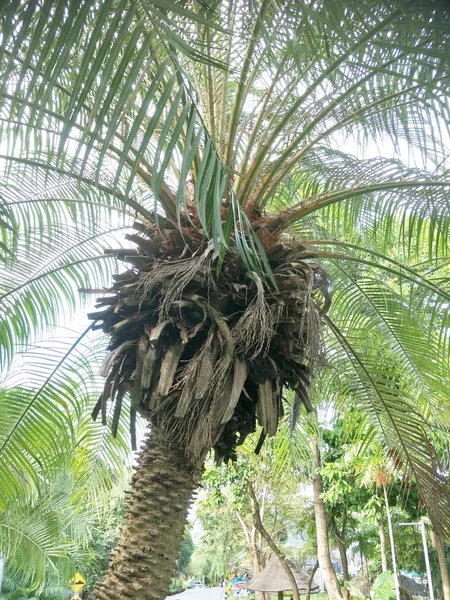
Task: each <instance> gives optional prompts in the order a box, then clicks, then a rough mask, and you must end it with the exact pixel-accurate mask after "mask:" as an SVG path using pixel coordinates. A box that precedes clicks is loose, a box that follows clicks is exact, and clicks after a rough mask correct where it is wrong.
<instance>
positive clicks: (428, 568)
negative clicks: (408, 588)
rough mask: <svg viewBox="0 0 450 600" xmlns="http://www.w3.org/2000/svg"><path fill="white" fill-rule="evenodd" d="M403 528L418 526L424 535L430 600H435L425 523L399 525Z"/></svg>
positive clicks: (423, 542)
mask: <svg viewBox="0 0 450 600" xmlns="http://www.w3.org/2000/svg"><path fill="white" fill-rule="evenodd" d="M399 525H402V526H407V525H410V526H415V525H417V526H418V527H419V529H420V532H421V534H422V545H423V553H424V555H425V567H426V569H427V579H428V589H429V591H430V600H434V590H433V582H432V581H431V568H430V558H429V556H428V545H427V536H426V532H425V522H424V521H423V519H421V520H420V521H418V522H417V523H399Z"/></svg>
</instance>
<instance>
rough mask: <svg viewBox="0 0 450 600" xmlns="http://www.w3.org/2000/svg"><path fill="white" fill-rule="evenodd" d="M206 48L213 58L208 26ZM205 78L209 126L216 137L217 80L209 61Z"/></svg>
mask: <svg viewBox="0 0 450 600" xmlns="http://www.w3.org/2000/svg"><path fill="white" fill-rule="evenodd" d="M206 48H207V52H208V58H211V32H210V30H209V28H206ZM204 69H205V79H206V82H207V84H206V85H207V94H208V96H207V97H208V116H209V126H210V131H211V137H212V138H213V140H214V139H216V114H215V108H214V105H215V97H216V89H215V88H216V86H215V84H216V80H215V77H214V73H213V67H212V65H211V63H210V62H209V61H208V64H205V65H204Z"/></svg>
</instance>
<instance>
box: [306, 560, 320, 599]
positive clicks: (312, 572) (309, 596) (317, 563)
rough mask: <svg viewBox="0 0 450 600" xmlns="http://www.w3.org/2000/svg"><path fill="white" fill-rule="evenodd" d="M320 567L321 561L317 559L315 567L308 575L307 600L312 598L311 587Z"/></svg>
mask: <svg viewBox="0 0 450 600" xmlns="http://www.w3.org/2000/svg"><path fill="white" fill-rule="evenodd" d="M318 568H319V561H318V560H316V562H315V564H314V567H313V568H312V570H311V573H310V574H309V577H308V589H307V590H306V595H305V600H310V598H311V588H312V584H313V581H314V575H315V574H316V571H317V569H318Z"/></svg>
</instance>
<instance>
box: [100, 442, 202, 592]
mask: <svg viewBox="0 0 450 600" xmlns="http://www.w3.org/2000/svg"><path fill="white" fill-rule="evenodd" d="M199 476H200V473H199V471H198V470H195V469H194V468H193V466H192V464H191V463H190V461H189V460H188V459H187V458H186V455H185V454H184V452H183V451H182V450H180V449H179V448H175V447H168V445H167V443H165V440H164V439H162V438H161V437H159V436H158V434H157V433H153V432H152V434H150V436H149V437H148V438H147V439H146V441H145V444H144V446H143V450H142V454H141V456H140V461H139V466H138V468H137V470H136V472H135V474H134V475H133V478H132V483H131V491H130V492H129V498H128V505H127V509H126V514H125V519H124V522H123V525H122V532H121V535H120V538H119V540H118V542H117V545H116V549H115V550H114V552H113V554H112V559H111V562H110V566H109V569H108V570H107V571H106V573H105V576H104V578H103V581H101V582H100V583H98V584H96V586H95V588H94V591H93V592H92V594H91V596H90V598H92V599H98V600H113V599H114V600H116V599H117V598H130V599H134V600H160V599H161V598H165V597H166V595H167V589H168V586H169V584H170V580H171V577H172V576H173V574H174V571H175V561H176V559H177V557H178V553H179V550H180V546H181V540H182V538H183V533H184V527H185V524H186V514H187V510H188V508H189V505H190V502H191V497H192V494H193V490H194V488H195V485H196V483H197V481H198V478H199Z"/></svg>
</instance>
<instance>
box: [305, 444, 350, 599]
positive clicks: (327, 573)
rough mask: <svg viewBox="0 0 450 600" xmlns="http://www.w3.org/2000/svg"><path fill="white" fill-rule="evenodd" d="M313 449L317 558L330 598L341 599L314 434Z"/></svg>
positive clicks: (317, 446) (317, 447)
mask: <svg viewBox="0 0 450 600" xmlns="http://www.w3.org/2000/svg"><path fill="white" fill-rule="evenodd" d="M310 441H311V451H312V455H313V468H314V470H313V472H314V475H313V480H312V484H313V494H314V514H315V518H316V536H317V558H318V560H319V566H320V568H321V569H322V573H323V578H324V581H325V587H326V589H327V593H328V597H329V599H330V600H339V599H341V598H342V592H341V587H340V585H339V581H338V578H337V577H336V573H335V572H334V568H333V563H332V562H331V557H330V546H329V540H328V530H327V515H326V512H325V506H324V503H323V500H322V493H323V485H322V476H321V475H320V473H319V471H318V469H319V468H320V452H319V444H318V442H317V438H316V437H315V436H314V435H312V436H311V438H310Z"/></svg>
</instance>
